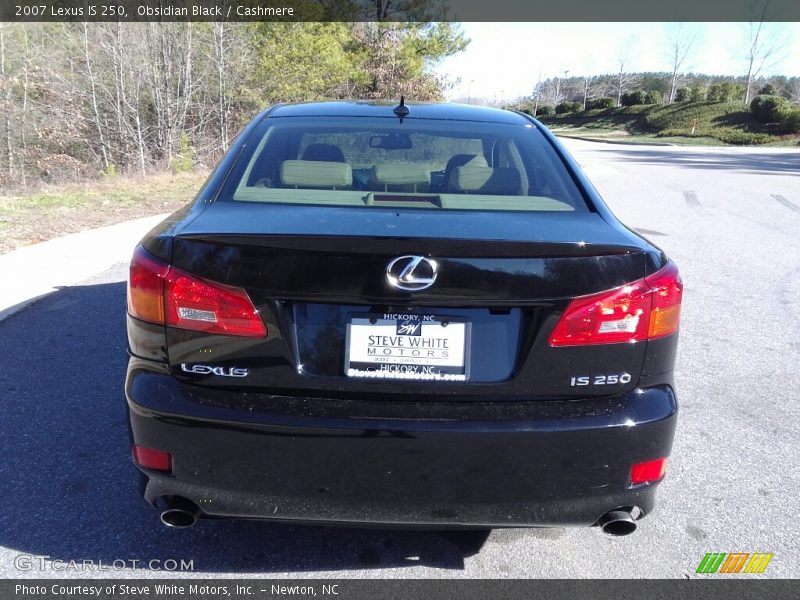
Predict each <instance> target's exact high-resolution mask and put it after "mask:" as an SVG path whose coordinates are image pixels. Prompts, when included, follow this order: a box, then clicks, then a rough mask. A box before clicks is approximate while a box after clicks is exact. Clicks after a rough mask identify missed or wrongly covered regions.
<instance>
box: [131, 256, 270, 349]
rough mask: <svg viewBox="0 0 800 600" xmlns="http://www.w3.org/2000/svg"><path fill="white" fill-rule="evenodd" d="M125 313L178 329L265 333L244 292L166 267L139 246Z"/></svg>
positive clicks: (263, 335)
mask: <svg viewBox="0 0 800 600" xmlns="http://www.w3.org/2000/svg"><path fill="white" fill-rule="evenodd" d="M128 312H130V314H131V316H133V317H136V318H137V319H142V320H144V321H148V322H150V323H156V324H159V325H162V324H163V325H169V326H171V327H177V328H180V329H190V330H192V331H203V332H206V333H219V334H223V335H238V336H246V337H266V335H267V328H266V327H265V326H264V322H263V321H262V320H261V317H260V316H259V314H258V311H257V310H256V308H255V306H253V302H252V301H251V300H250V297H249V296H248V295H247V292H246V291H245V290H243V289H241V288H236V287H232V286H228V285H223V284H221V283H216V282H213V281H208V280H206V279H202V278H200V277H197V276H195V275H192V274H190V273H186V272H184V271H181V270H180V269H176V268H174V267H170V266H169V265H168V264H167V263H165V262H162V261H160V260H158V259H156V258H155V257H153V256H152V255H150V254H149V253H148V252H147V251H146V250H144V249H143V248H142V247H141V246H139V247H138V248H137V249H136V251H135V252H134V255H133V260H132V261H131V271H130V280H129V282H128Z"/></svg>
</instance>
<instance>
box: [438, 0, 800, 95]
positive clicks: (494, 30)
mask: <svg viewBox="0 0 800 600" xmlns="http://www.w3.org/2000/svg"><path fill="white" fill-rule="evenodd" d="M798 1H800V0H798ZM676 26H677V24H675V23H462V25H461V28H462V30H463V32H464V33H465V35H466V36H467V37H469V38H470V39H471V40H472V41H471V43H470V44H469V46H468V47H467V49H466V50H465V51H464V52H462V53H460V54H458V55H456V56H452V57H449V58H447V59H445V60H444V61H442V63H441V64H440V65H439V66H438V68H437V72H438V73H440V74H443V75H446V76H447V77H448V78H449V79H450V80H451V81H453V80H456V79H458V78H460V79H461V82H460V84H459V85H457V86H456V87H455V88H454V89H452V90H450V91H449V92H448V93H447V97H448V98H449V99H452V98H458V97H465V98H466V97H472V98H486V99H490V100H491V99H494V98H497V100H501V99H514V98H517V97H519V96H522V95H530V93H531V91H532V90H533V87H534V85H535V84H536V81H537V79H538V77H539V72H540V71H541V77H542V79H543V80H544V79H548V78H550V77H554V76H559V77H560V76H563V75H564V71H568V72H569V73H568V76H573V75H583V74H595V75H599V74H602V73H612V72H614V71H615V70H617V69H618V67H617V60H618V56H619V55H620V53H621V52H622V50H621V49H622V48H623V47H626V48H629V52H628V55H629V58H628V60H629V63H630V67H629V70H631V71H671V70H672V68H671V62H670V59H669V50H668V46H669V39H670V32H671V31H674V29H675V27H676ZM682 27H684V28H688V29H691V30H694V31H696V34H697V35H696V40H697V41H696V42H695V44H694V46H693V51H692V52H691V53H690V56H689V59H688V60H687V65H686V68H685V70H686V71H694V72H698V73H708V74H720V75H744V74H745V73H746V71H747V69H746V62H745V51H746V46H747V44H746V43H745V39H746V36H747V28H748V27H749V24H748V23H684V24H682ZM769 27H772V28H775V29H774V30H773V31H771V32H770V33H771V34H772V36H771V39H772V37H774V38H775V39H780V40H782V41H783V42H784V43H783V44H781V48H782V49H781V51H780V55H781V57H782V58H781V60H780V61H779V62H778V64H777V65H776V66H775V67H774V68H772V69H771V70H770V71H768V72H766V73H765V74H766V75H769V74H783V75H787V76H800V23H780V24H769Z"/></svg>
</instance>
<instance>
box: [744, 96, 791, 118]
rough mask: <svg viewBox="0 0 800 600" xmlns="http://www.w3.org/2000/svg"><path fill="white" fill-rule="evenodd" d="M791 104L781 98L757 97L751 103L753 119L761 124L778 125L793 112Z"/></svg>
mask: <svg viewBox="0 0 800 600" xmlns="http://www.w3.org/2000/svg"><path fill="white" fill-rule="evenodd" d="M791 109H792V107H791V104H789V101H788V100H786V98H781V97H780V96H756V97H755V98H753V101H752V102H751V103H750V112H751V113H752V114H753V118H754V119H755V120H756V121H759V122H761V123H778V122H780V121H783V119H785V118H786V117H787V116H788V115H789V113H790V112H791Z"/></svg>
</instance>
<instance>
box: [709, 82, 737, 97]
mask: <svg viewBox="0 0 800 600" xmlns="http://www.w3.org/2000/svg"><path fill="white" fill-rule="evenodd" d="M743 94H744V88H743V87H742V86H740V85H736V84H735V83H731V82H730V81H726V82H725V83H715V84H714V85H712V86H711V87H710V88H708V94H707V96H706V98H707V99H708V101H709V102H730V101H732V100H739V99H741V97H742V95H743Z"/></svg>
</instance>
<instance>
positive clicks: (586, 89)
mask: <svg viewBox="0 0 800 600" xmlns="http://www.w3.org/2000/svg"><path fill="white" fill-rule="evenodd" d="M594 80H595V76H594V75H583V76H581V91H582V92H583V110H586V103H587V102H588V100H589V96H590V95H591V93H592V89H593V84H594Z"/></svg>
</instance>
